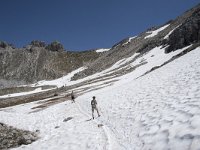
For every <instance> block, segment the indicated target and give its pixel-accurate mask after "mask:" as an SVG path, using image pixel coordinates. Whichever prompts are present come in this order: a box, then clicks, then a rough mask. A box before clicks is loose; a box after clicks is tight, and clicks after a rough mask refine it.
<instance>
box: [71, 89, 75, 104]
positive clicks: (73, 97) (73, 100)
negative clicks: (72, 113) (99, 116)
mask: <svg viewBox="0 0 200 150" xmlns="http://www.w3.org/2000/svg"><path fill="white" fill-rule="evenodd" d="M71 99H72V102H73V103H75V96H74V92H73V91H72V93H71Z"/></svg>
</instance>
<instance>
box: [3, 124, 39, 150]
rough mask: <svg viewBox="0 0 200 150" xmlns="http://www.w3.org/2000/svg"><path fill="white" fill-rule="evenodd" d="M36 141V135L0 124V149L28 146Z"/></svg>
mask: <svg viewBox="0 0 200 150" xmlns="http://www.w3.org/2000/svg"><path fill="white" fill-rule="evenodd" d="M37 139H38V137H37V134H36V133H32V132H29V131H23V130H19V129H16V128H13V127H11V126H7V125H5V124H3V123H0V149H9V148H13V147H18V146H20V145H28V144H31V143H32V142H34V141H36V140H37Z"/></svg>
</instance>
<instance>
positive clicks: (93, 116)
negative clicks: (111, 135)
mask: <svg viewBox="0 0 200 150" xmlns="http://www.w3.org/2000/svg"><path fill="white" fill-rule="evenodd" d="M92 119H94V108H92Z"/></svg>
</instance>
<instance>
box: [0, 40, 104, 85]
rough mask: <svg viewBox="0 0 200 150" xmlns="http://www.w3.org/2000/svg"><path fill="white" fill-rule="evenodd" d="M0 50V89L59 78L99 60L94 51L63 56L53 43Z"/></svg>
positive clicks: (69, 53) (65, 52) (64, 54)
mask: <svg viewBox="0 0 200 150" xmlns="http://www.w3.org/2000/svg"><path fill="white" fill-rule="evenodd" d="M34 44H35V45H28V46H27V47H26V48H21V49H13V48H11V47H8V46H5V47H1V48H0V70H1V72H0V88H3V87H10V86H15V85H19V84H27V83H33V82H36V81H39V80H44V79H46V80H50V79H55V78H59V77H61V76H63V75H66V74H67V73H69V72H71V71H72V70H74V69H77V68H79V67H82V66H83V65H84V64H86V63H89V62H92V61H94V60H95V59H96V58H98V57H99V55H100V54H99V53H96V52H95V51H85V52H67V51H64V50H63V47H62V46H60V45H56V44H55V43H53V44H52V45H48V46H47V47H44V45H43V44H42V43H38V42H35V43H34ZM49 49H50V50H49Z"/></svg>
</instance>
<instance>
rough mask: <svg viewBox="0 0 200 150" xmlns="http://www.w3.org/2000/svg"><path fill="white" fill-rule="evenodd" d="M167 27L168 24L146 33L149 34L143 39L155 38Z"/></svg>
mask: <svg viewBox="0 0 200 150" xmlns="http://www.w3.org/2000/svg"><path fill="white" fill-rule="evenodd" d="M168 26H170V24H167V25H165V26H163V27H160V28H159V29H157V30H154V31H148V32H147V33H150V34H149V35H147V36H146V37H145V38H144V39H147V38H151V37H154V36H156V35H157V34H158V33H159V32H161V31H162V30H164V29H166V28H167V27H168Z"/></svg>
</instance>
